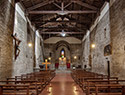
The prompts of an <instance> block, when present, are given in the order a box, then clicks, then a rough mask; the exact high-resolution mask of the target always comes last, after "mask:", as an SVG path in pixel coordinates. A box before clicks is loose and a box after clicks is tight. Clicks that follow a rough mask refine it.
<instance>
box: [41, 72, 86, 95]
mask: <svg viewBox="0 0 125 95" xmlns="http://www.w3.org/2000/svg"><path fill="white" fill-rule="evenodd" d="M40 95H84V94H83V92H82V90H81V89H80V88H79V86H78V85H76V84H75V83H74V81H73V79H72V78H71V76H70V73H57V74H56V76H55V78H54V79H53V80H52V81H51V84H50V85H48V86H47V87H46V88H45V89H44V90H43V91H42V93H41V94H40Z"/></svg>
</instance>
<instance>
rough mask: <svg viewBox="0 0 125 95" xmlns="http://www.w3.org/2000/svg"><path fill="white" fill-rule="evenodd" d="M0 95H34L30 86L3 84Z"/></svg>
mask: <svg viewBox="0 0 125 95" xmlns="http://www.w3.org/2000/svg"><path fill="white" fill-rule="evenodd" d="M20 91H21V92H20ZM0 95H32V93H29V85H15V84H3V85H0Z"/></svg>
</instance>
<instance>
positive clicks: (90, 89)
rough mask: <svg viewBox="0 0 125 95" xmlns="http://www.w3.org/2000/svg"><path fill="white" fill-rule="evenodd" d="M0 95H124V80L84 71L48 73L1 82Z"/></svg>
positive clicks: (27, 75) (53, 71)
mask: <svg viewBox="0 0 125 95" xmlns="http://www.w3.org/2000/svg"><path fill="white" fill-rule="evenodd" d="M2 83H4V84H2ZM0 95H125V80H120V79H119V78H118V77H109V76H107V75H102V74H97V73H92V72H88V71H85V70H71V71H64V72H62V71H58V72H56V71H55V70H51V71H49V70H48V71H40V72H34V73H29V74H25V75H24V74H23V75H21V76H15V78H7V80H3V81H0Z"/></svg>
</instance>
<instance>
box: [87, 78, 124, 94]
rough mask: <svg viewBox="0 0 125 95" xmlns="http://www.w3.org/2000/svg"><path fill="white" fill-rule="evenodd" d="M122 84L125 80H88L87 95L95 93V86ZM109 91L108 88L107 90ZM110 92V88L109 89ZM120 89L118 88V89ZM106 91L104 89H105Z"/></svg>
mask: <svg viewBox="0 0 125 95" xmlns="http://www.w3.org/2000/svg"><path fill="white" fill-rule="evenodd" d="M121 82H125V80H87V85H86V86H85V88H86V94H87V95H90V93H92V92H94V91H95V85H102V86H103V85H120V86H121V84H120V83H121ZM106 89H107V88H106ZM108 89H109V91H110V88H108ZM117 89H118V88H117ZM103 90H104V87H103Z"/></svg>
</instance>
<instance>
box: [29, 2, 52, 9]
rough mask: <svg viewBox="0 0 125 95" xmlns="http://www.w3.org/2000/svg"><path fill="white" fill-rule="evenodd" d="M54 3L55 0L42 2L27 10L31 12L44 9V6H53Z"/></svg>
mask: <svg viewBox="0 0 125 95" xmlns="http://www.w3.org/2000/svg"><path fill="white" fill-rule="evenodd" d="M53 2H54V0H47V1H44V2H41V3H39V4H36V5H34V6H32V7H29V8H27V11H31V10H34V9H37V8H39V7H43V6H45V5H47V4H51V3H53Z"/></svg>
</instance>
